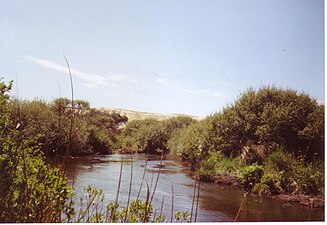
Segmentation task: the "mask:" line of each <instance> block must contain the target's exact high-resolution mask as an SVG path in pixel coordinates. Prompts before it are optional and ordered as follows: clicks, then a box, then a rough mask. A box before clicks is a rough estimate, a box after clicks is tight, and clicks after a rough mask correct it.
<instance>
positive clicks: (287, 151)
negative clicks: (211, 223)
mask: <svg viewBox="0 0 327 225" xmlns="http://www.w3.org/2000/svg"><path fill="white" fill-rule="evenodd" d="M175 120H177V118H175ZM189 121H191V122H185V121H184V122H182V123H181V124H183V123H184V126H177V127H176V128H175V127H173V128H170V129H165V121H156V120H153V119H146V120H138V121H132V122H130V123H128V124H127V125H126V128H125V129H124V131H123V132H122V140H123V143H125V144H126V145H125V147H127V148H128V147H131V148H134V149H136V150H138V151H141V152H148V153H152V152H155V151H156V150H157V149H160V150H164V152H166V153H169V154H170V155H172V156H178V157H180V158H181V159H183V160H185V161H187V162H188V163H189V164H190V166H191V168H193V169H198V170H199V173H200V176H201V179H204V180H215V179H217V177H221V176H231V177H235V178H236V179H238V180H239V182H240V183H242V184H243V185H244V188H245V190H246V191H247V192H251V191H253V192H255V193H259V192H260V193H265V194H276V193H296V194H323V193H324V187H323V184H324V169H323V161H324V105H322V104H318V103H317V101H316V100H315V99H312V98H310V97H309V96H308V95H306V94H303V93H300V94H299V93H297V92H296V91H294V90H289V89H287V90H284V89H278V88H275V87H262V88H260V89H259V90H257V91H256V90H253V89H248V90H247V91H246V92H244V93H243V94H242V95H241V96H240V97H239V98H238V100H237V101H236V102H235V103H234V104H231V105H229V106H227V107H226V108H224V109H223V110H222V112H217V113H215V114H213V115H210V116H207V117H206V118H205V119H203V120H201V121H195V120H189ZM167 131H168V132H167ZM168 134H170V135H168ZM199 150H200V152H201V154H199ZM218 179H219V178H218Z"/></svg>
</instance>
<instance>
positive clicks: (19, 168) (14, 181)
mask: <svg viewBox="0 0 327 225" xmlns="http://www.w3.org/2000/svg"><path fill="white" fill-rule="evenodd" d="M10 88H11V85H8V86H7V85H5V84H4V83H2V82H0V112H1V116H0V131H1V138H0V171H1V173H0V221H1V222H48V223H50V222H64V221H65V220H64V219H63V217H62V216H64V217H65V218H66V219H67V220H69V219H70V218H71V217H72V216H73V214H74V210H73V208H72V204H71V203H69V202H68V199H69V198H70V197H71V195H72V188H71V187H70V186H69V185H68V184H67V180H66V178H65V177H64V176H63V174H62V173H61V172H60V171H59V170H58V169H57V168H50V167H49V166H47V165H45V163H44V161H43V156H42V153H41V152H40V150H39V148H38V147H29V146H31V145H32V144H31V141H30V140H26V139H24V138H23V137H24V135H23V131H16V130H14V129H12V127H14V126H13V124H12V121H11V120H10V119H9V113H10V107H9V105H8V101H9V95H8V94H7V92H8V91H9V90H10ZM16 127H17V128H19V124H17V126H16Z"/></svg>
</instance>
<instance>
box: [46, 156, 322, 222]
mask: <svg viewBox="0 0 327 225" xmlns="http://www.w3.org/2000/svg"><path fill="white" fill-rule="evenodd" d="M123 158H124V159H123V162H124V164H123V165H124V166H123V174H122V183H121V190H120V195H119V196H120V197H119V198H120V199H119V202H120V204H121V205H125V204H126V203H127V199H128V189H129V176H130V165H131V158H130V157H129V155H123ZM121 159H122V155H120V154H114V155H95V156H81V157H74V158H70V159H69V162H68V165H67V176H68V178H69V181H70V182H71V183H72V180H73V179H74V183H75V190H76V191H75V192H76V199H79V196H81V195H83V193H84V190H85V187H87V186H88V185H92V186H94V187H97V188H101V189H103V191H104V193H105V202H106V203H109V202H113V201H114V200H115V195H116V191H117V185H118V178H119V172H120V163H121ZM146 160H147V161H148V162H147V167H146V177H145V182H147V183H148V185H149V187H151V188H152V191H153V188H154V183H155V179H156V176H157V173H158V170H159V166H160V156H157V155H146V154H135V155H133V185H132V192H131V198H132V199H136V196H137V193H138V190H139V187H140V183H141V179H142V175H143V171H144V166H145V162H146ZM48 162H49V163H52V164H53V161H52V162H51V160H50V159H48ZM171 182H173V184H174V192H175V193H174V195H175V197H174V199H175V200H174V211H175V212H176V211H186V210H188V211H189V212H190V210H191V206H192V196H193V185H194V180H192V173H191V172H190V171H189V170H188V169H187V168H185V167H184V166H182V165H181V164H179V163H177V162H175V161H172V160H163V162H162V166H161V174H160V179H159V182H158V186H157V189H156V195H155V196H154V199H153V205H154V208H157V209H159V208H160V207H161V201H162V197H163V196H165V204H164V209H163V212H164V213H165V214H166V215H168V218H169V217H170V209H171V197H170V196H171V193H170V191H171V186H170V185H171ZM145 193H146V185H143V189H142V192H141V196H140V197H141V199H145ZM242 201H243V191H242V190H240V189H238V188H235V187H232V186H223V185H218V184H213V183H205V182H201V195H200V202H199V210H198V217H197V221H198V222H220V221H233V220H234V218H235V216H236V214H237V212H238V209H239V207H240V205H241V202H242ZM77 202H78V201H77ZM308 220H309V221H310V220H311V221H322V220H324V209H308V208H304V207H301V206H294V205H285V204H282V203H280V202H278V201H277V200H274V199H270V198H264V197H262V198H260V197H258V196H248V197H247V198H246V200H245V201H244V204H243V206H242V210H241V212H240V215H239V217H238V221H308Z"/></svg>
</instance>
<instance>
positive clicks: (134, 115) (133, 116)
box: [99, 108, 202, 121]
mask: <svg viewBox="0 0 327 225" xmlns="http://www.w3.org/2000/svg"><path fill="white" fill-rule="evenodd" d="M99 110H104V111H109V112H113V111H115V112H118V113H120V114H122V115H126V116H127V117H128V121H132V120H142V119H148V118H152V119H156V120H164V119H168V118H170V117H174V116H188V117H191V118H193V119H196V120H201V119H202V118H201V117H197V116H191V115H186V114H178V113H173V114H165V113H150V112H138V111H133V110H129V109H119V108H99Z"/></svg>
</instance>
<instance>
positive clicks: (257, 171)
mask: <svg viewBox="0 0 327 225" xmlns="http://www.w3.org/2000/svg"><path fill="white" fill-rule="evenodd" d="M263 173H264V170H263V167H262V166H261V165H258V164H257V163H254V164H252V165H251V166H247V167H245V168H244V169H243V170H242V172H241V181H242V184H243V185H244V189H245V190H246V191H251V190H252V189H253V187H254V186H255V185H256V184H258V183H260V182H261V178H262V176H263Z"/></svg>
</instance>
